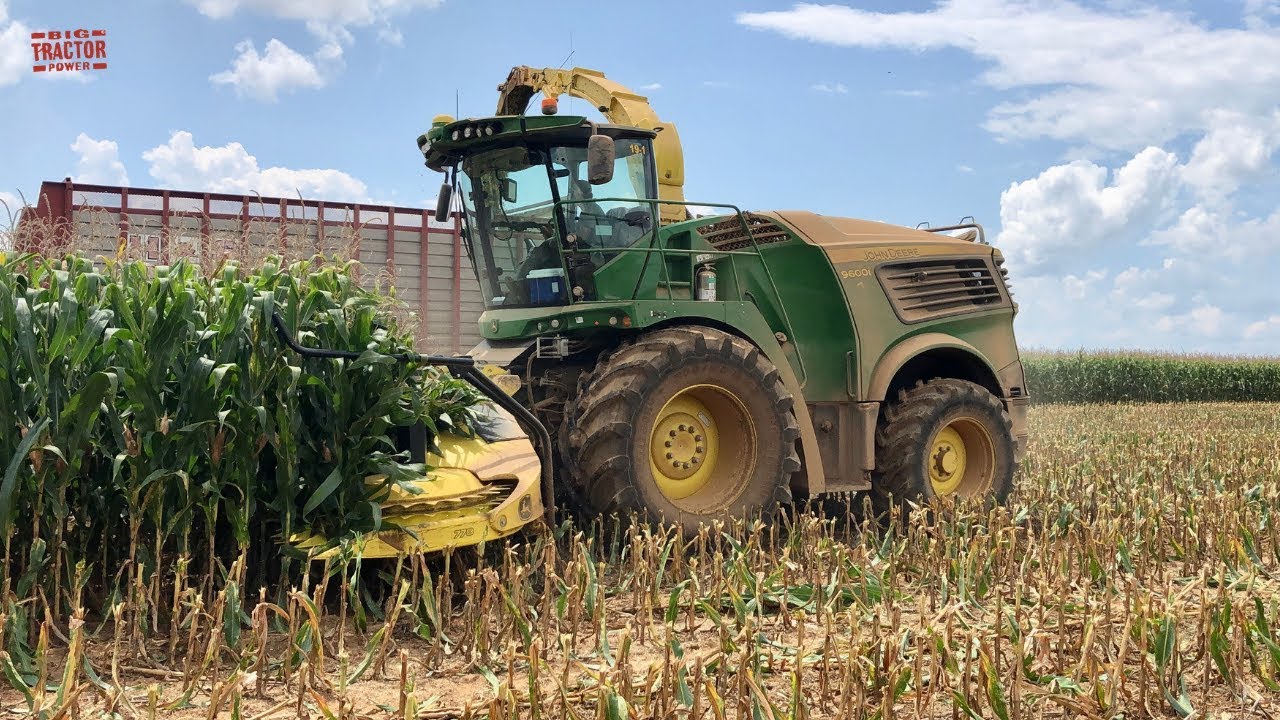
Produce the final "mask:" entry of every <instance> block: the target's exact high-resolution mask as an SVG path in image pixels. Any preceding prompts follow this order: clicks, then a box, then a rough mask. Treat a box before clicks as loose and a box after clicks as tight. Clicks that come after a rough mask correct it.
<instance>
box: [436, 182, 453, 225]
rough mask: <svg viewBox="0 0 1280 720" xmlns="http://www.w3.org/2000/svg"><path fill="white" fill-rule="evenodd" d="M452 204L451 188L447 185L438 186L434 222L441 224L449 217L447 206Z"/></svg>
mask: <svg viewBox="0 0 1280 720" xmlns="http://www.w3.org/2000/svg"><path fill="white" fill-rule="evenodd" d="M452 204H453V188H451V187H449V183H443V184H441V185H440V194H439V195H438V196H436V220H437V221H441V222H443V221H444V219H445V218H447V217H449V206H450V205H452Z"/></svg>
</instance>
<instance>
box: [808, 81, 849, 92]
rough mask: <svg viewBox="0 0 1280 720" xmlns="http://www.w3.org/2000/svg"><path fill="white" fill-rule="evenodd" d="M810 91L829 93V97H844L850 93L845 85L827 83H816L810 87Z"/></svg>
mask: <svg viewBox="0 0 1280 720" xmlns="http://www.w3.org/2000/svg"><path fill="white" fill-rule="evenodd" d="M809 89H810V90H814V91H817V92H820V93H827V94H828V95H844V94H845V93H847V92H849V88H848V87H846V86H845V84H844V83H841V82H825V81H824V82H820V83H814V84H812V85H810V86H809Z"/></svg>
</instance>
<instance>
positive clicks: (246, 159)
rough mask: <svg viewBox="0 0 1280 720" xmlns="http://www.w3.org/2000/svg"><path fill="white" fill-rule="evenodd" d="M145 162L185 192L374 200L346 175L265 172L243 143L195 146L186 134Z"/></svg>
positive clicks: (287, 170) (179, 134)
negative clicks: (200, 191)
mask: <svg viewBox="0 0 1280 720" xmlns="http://www.w3.org/2000/svg"><path fill="white" fill-rule="evenodd" d="M142 159H143V160H145V161H147V162H148V163H149V164H150V166H149V168H148V170H149V172H150V173H151V177H153V178H155V180H156V181H157V182H159V183H160V184H162V185H163V186H165V187H171V188H178V189H182V190H203V191H209V192H227V193H241V194H249V193H255V192H256V193H259V194H261V195H264V196H271V197H297V196H298V195H301V196H302V197H304V198H308V199H310V198H315V199H321V200H343V201H353V202H365V201H368V199H369V197H368V196H369V193H368V188H367V186H366V185H365V184H364V183H363V182H361V181H360V180H358V179H356V178H354V177H352V176H351V175H349V174H347V173H345V172H342V171H341V170H333V169H315V168H312V169H293V168H285V167H268V168H263V167H261V166H260V165H259V163H258V158H257V157H255V156H253V155H251V154H250V153H249V151H248V150H246V149H245V147H244V146H243V145H241V144H240V143H238V142H230V143H227V144H226V145H221V146H217V147H213V146H209V145H205V146H201V147H196V144H195V141H194V138H193V137H192V135H191V133H189V132H187V131H185V130H180V131H178V132H175V133H173V135H172V136H170V138H169V141H168V142H167V143H165V144H163V145H158V146H156V147H153V148H151V149H150V150H147V151H146V152H144V153H142Z"/></svg>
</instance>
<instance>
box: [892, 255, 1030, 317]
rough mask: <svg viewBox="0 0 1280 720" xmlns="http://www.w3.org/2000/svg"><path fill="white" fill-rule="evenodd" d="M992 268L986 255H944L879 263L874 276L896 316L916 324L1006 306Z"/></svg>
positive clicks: (1004, 296) (1005, 296) (1007, 303)
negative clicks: (968, 256) (974, 256)
mask: <svg viewBox="0 0 1280 720" xmlns="http://www.w3.org/2000/svg"><path fill="white" fill-rule="evenodd" d="M993 270H994V268H993V267H992V266H991V263H990V261H989V260H988V259H986V258H945V259H936V260H933V259H931V260H918V261H912V262H902V263H891V264H888V265H881V266H880V267H879V268H876V277H877V278H878V279H879V280H880V285H881V286H882V287H883V288H884V291H885V294H886V295H888V296H889V303H890V304H891V305H893V310H894V312H896V313H897V314H898V318H899V319H901V320H902V321H903V322H904V323H916V322H922V321H925V320H934V319H937V318H941V317H947V316H950V315H958V314H961V313H967V312H976V311H979V310H992V309H995V308H998V307H1008V306H1009V305H1010V300H1009V295H1008V293H1007V292H1005V291H1004V289H1003V288H1002V287H1001V286H1002V283H1000V282H997V281H996V279H995V274H994V272H993ZM1000 270H1001V273H1002V274H1003V272H1004V269H1003V268H1000Z"/></svg>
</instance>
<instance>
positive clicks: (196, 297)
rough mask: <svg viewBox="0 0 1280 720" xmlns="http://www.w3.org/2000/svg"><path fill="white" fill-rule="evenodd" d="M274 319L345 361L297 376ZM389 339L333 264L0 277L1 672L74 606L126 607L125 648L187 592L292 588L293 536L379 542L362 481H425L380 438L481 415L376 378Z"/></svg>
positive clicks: (412, 381) (451, 394)
mask: <svg viewBox="0 0 1280 720" xmlns="http://www.w3.org/2000/svg"><path fill="white" fill-rule="evenodd" d="M275 312H278V313H279V314H280V315H281V316H282V317H284V318H285V319H286V323H287V324H288V325H289V326H290V327H291V328H293V329H294V330H295V332H300V333H301V334H302V335H303V337H308V338H312V339H314V340H315V341H317V342H320V343H325V344H328V345H331V346H335V347H342V348H348V349H352V350H356V351H362V352H363V354H362V355H361V356H360V358H359V360H356V361H354V362H349V363H347V362H342V361H337V360H304V361H296V360H294V359H293V358H292V357H291V356H290V355H289V354H288V353H286V352H282V348H281V346H280V345H279V343H278V341H277V340H276V338H275V335H274V334H273V333H272V331H271V316H272V313H275ZM407 342H408V339H407V338H405V337H404V336H402V335H401V334H399V332H398V331H397V329H396V326H395V323H394V320H393V319H392V318H390V317H389V316H388V314H387V313H386V312H384V311H383V307H382V304H381V301H380V299H379V298H378V297H377V296H376V295H373V294H371V293H369V292H366V291H365V290H363V289H361V288H360V286H359V285H358V284H357V283H356V281H355V279H354V278H353V266H351V265H349V264H348V265H343V266H332V265H330V266H313V265H311V264H309V263H296V264H294V265H292V266H291V267H288V268H282V267H280V266H279V265H277V264H276V263H275V262H274V261H268V262H266V263H265V264H264V265H263V266H262V267H261V268H260V269H259V270H257V271H255V272H253V273H244V272H241V271H240V270H239V269H238V268H237V267H236V266H234V265H227V266H224V267H223V268H222V269H221V270H220V271H219V273H218V274H217V275H216V276H215V277H212V278H204V277H201V276H200V274H199V273H198V271H197V270H196V268H195V267H194V266H191V265H188V264H185V263H178V264H176V265H174V266H172V267H160V268H154V269H153V268H148V267H147V266H145V265H143V264H141V263H126V264H120V265H112V264H108V265H107V266H106V267H105V268H101V269H99V268H95V267H94V265H93V264H92V263H91V262H89V261H88V260H85V259H82V258H77V257H68V258H66V259H65V260H62V261H54V262H50V261H45V260H40V259H37V258H35V257H20V258H14V259H10V260H8V261H7V262H4V263H0V355H3V357H5V358H6V362H5V365H4V367H3V368H2V369H0V373H3V374H0V422H2V423H3V424H4V425H5V427H7V428H10V429H12V430H13V431H12V432H5V433H2V434H0V457H2V458H3V459H4V462H5V465H6V467H5V468H4V476H3V484H2V485H0V527H3V529H4V538H5V548H6V555H5V560H4V581H5V584H6V587H8V588H9V589H10V593H11V594H10V597H9V598H8V602H7V611H8V615H7V619H6V620H7V632H6V640H7V648H6V649H7V650H8V652H9V658H10V662H11V663H14V667H15V668H16V669H17V670H18V671H24V670H25V671H29V670H30V652H29V644H28V642H27V641H28V639H29V638H31V637H34V631H33V629H32V628H33V627H34V626H33V625H32V623H36V622H38V621H39V620H40V618H42V617H46V616H47V617H48V618H50V619H52V620H53V621H55V622H59V621H62V620H64V619H65V618H66V617H67V615H68V613H69V612H71V611H72V610H73V609H74V608H75V607H77V606H78V603H79V600H78V598H80V597H82V593H88V597H89V599H91V600H92V601H93V603H94V605H97V606H100V607H123V608H125V610H124V612H126V613H127V615H128V620H129V625H130V627H131V632H132V641H133V642H134V644H135V645H136V646H138V647H141V643H142V641H143V637H144V636H145V635H147V634H149V633H154V632H158V631H160V630H161V628H162V627H163V626H164V625H165V623H166V622H168V621H170V620H171V619H172V617H173V615H174V613H176V612H178V608H179V605H180V604H181V603H182V602H184V601H185V600H184V598H186V596H185V593H186V591H187V590H188V587H187V583H188V582H192V583H194V584H193V585H192V586H191V588H190V589H192V590H193V591H194V592H195V594H194V597H197V598H202V599H205V600H210V601H211V600H212V598H213V597H214V596H215V595H216V594H217V592H218V590H219V589H221V588H228V587H230V588H236V590H234V591H233V594H234V595H236V596H238V594H239V592H240V591H239V589H238V588H241V587H245V586H246V583H248V584H249V585H251V586H260V585H262V584H264V583H267V582H268V579H270V581H271V582H272V583H273V584H274V583H275V581H276V580H277V579H278V578H287V577H291V576H293V575H294V574H295V573H296V572H297V570H298V569H299V568H298V567H297V564H296V563H293V564H292V565H291V562H290V559H289V558H288V556H287V555H286V556H283V557H279V558H277V556H278V549H279V548H280V547H283V546H282V545H281V543H280V539H281V538H288V537H291V536H292V535H293V533H295V532H296V531H298V530H299V529H302V528H305V529H308V530H312V531H317V532H320V533H322V534H324V535H326V536H329V537H333V538H344V537H346V538H349V537H352V536H354V535H355V534H356V533H360V532H369V531H372V530H374V529H376V528H378V527H379V526H380V524H381V520H380V512H379V506H378V504H377V503H376V502H374V501H373V500H372V499H371V498H372V495H373V493H374V491H375V490H376V488H369V487H366V484H365V483H364V478H365V477H366V476H370V475H382V476H384V477H385V480H384V483H385V484H394V483H397V482H400V481H402V480H404V479H406V478H409V477H416V476H417V475H418V474H420V470H421V468H416V467H412V466H408V465H406V464H404V458H403V457H401V456H397V455H396V454H395V450H394V447H393V446H392V443H391V442H390V440H389V435H390V434H391V433H393V432H394V431H395V429H396V428H399V427H404V426H408V425H410V424H413V423H414V422H416V421H419V420H421V421H423V422H425V423H426V424H427V425H428V427H434V423H435V422H437V421H438V420H441V419H443V420H445V421H450V422H451V421H452V418H457V419H458V420H459V421H462V420H464V419H465V418H466V413H467V408H468V407H470V406H471V405H472V404H473V403H474V402H475V401H476V398H477V397H478V394H477V393H476V392H475V391H474V390H473V389H471V388H470V386H468V385H465V384H463V383H461V382H458V381H455V380H453V379H452V378H451V377H449V376H447V375H441V374H439V373H437V372H435V371H432V370H427V371H423V370H419V369H416V368H414V367H413V366H412V365H405V364H402V363H393V362H390V361H389V358H387V357H386V355H385V353H390V352H398V351H401V350H403V349H404V348H405V347H407ZM295 362H296V363H297V364H294V363H295ZM237 558H239V559H240V561H239V562H238V563H237V562H234V561H236V559H237ZM246 559H248V560H249V562H246ZM232 568H234V569H235V571H236V572H232ZM251 570H252V573H250V571H251ZM169 583H173V586H172V587H166V586H167V585H168V584H169ZM15 594H16V595H17V597H14V595H15ZM35 598H38V601H35V600H34V599H35ZM27 599H32V600H33V601H32V602H24V600H27ZM170 600H171V602H170ZM235 612H237V613H238V612H240V610H239V608H238V606H237V607H236V609H235Z"/></svg>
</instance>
